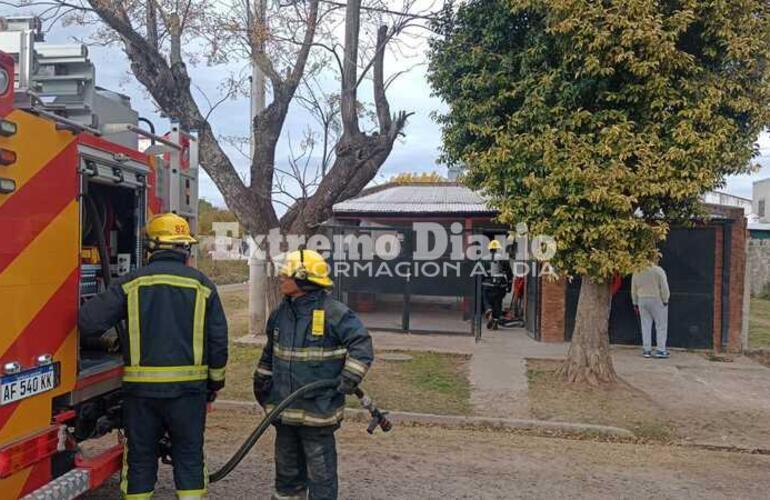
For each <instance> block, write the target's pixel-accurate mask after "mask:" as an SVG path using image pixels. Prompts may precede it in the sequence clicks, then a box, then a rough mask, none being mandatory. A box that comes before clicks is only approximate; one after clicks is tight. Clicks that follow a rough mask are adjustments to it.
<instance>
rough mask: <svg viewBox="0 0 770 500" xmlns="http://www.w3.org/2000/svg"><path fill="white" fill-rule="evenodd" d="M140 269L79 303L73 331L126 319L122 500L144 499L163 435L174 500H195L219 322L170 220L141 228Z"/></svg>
mask: <svg viewBox="0 0 770 500" xmlns="http://www.w3.org/2000/svg"><path fill="white" fill-rule="evenodd" d="M146 232H147V238H148V249H149V251H150V258H149V263H148V264H147V265H146V266H144V267H141V268H140V269H138V270H136V271H133V272H131V273H129V274H127V275H126V276H124V277H122V278H121V279H120V280H116V281H115V282H114V283H113V284H111V285H110V286H109V287H108V289H107V290H106V291H104V292H103V293H101V294H99V295H98V296H96V297H95V298H94V299H92V300H89V301H88V302H86V303H85V304H84V305H83V307H82V308H81V310H80V318H79V321H78V325H79V328H80V332H81V334H82V335H96V334H99V333H101V332H104V331H105V330H108V329H110V328H112V327H114V326H116V325H117V324H118V323H119V322H121V321H122V320H127V325H128V329H127V332H124V333H123V334H122V335H121V337H125V338H120V341H121V342H120V344H121V347H122V352H123V359H124V362H125V368H124V374H123V425H124V428H125V431H126V438H127V447H126V448H127V449H126V453H125V454H124V463H123V473H122V481H121V491H122V492H123V498H126V499H130V500H142V499H148V498H150V497H151V496H152V493H153V490H154V488H155V481H156V479H157V473H158V456H157V450H158V442H159V441H160V439H161V438H162V437H163V436H164V434H165V433H168V435H169V437H170V439H171V457H172V459H173V462H174V482H175V483H176V490H177V495H178V496H179V498H180V499H182V500H192V499H199V498H203V497H204V496H205V494H206V486H207V483H208V473H207V472H206V467H205V464H204V461H203V433H204V427H205V421H206V403H207V400H212V401H213V399H214V397H216V391H218V390H220V389H221V388H222V387H224V385H225V364H226V363H227V320H226V319H225V314H224V311H223V309H222V304H221V302H220V301H219V296H218V295H217V290H216V287H215V286H214V284H213V283H212V282H211V281H210V280H209V279H208V278H207V277H206V276H204V275H203V274H202V273H201V272H199V271H197V270H196V269H193V268H192V267H189V266H187V260H188V259H189V257H190V247H191V245H193V244H194V243H196V241H195V239H194V238H193V237H192V236H191V235H190V227H189V225H188V224H187V221H186V220H184V219H183V218H181V217H179V216H177V215H175V214H170V213H169V214H162V215H158V216H155V217H154V218H153V219H152V220H150V222H149V223H148V224H147V228H146Z"/></svg>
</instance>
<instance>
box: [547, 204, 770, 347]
mask: <svg viewBox="0 0 770 500" xmlns="http://www.w3.org/2000/svg"><path fill="white" fill-rule="evenodd" d="M720 209H722V210H723V211H724V213H720V214H719V215H721V216H723V217H726V218H729V219H732V220H733V222H732V224H731V226H730V227H731V231H732V240H731V243H732V244H731V247H732V248H731V255H730V258H731V261H730V284H729V286H730V313H729V314H730V317H729V322H730V327H729V334H728V345H727V350H728V351H731V352H737V351H740V350H741V347H742V338H741V330H742V326H743V294H744V281H745V268H746V244H747V236H748V234H747V230H746V220H745V218H744V216H743V211H742V210H741V209H727V208H726V207H720ZM724 227H725V226H721V225H718V224H715V233H716V234H715V238H714V239H715V242H714V244H715V246H716V248H715V252H714V260H715V262H714V316H713V317H714V326H713V345H714V349H715V350H722V261H723V259H722V253H723V252H722V250H723V231H724ZM768 249H769V250H770V246H768ZM541 283H542V285H541V286H542V290H541V308H540V314H541V316H540V336H541V340H542V341H543V342H563V341H564V336H565V332H564V329H565V318H564V315H565V307H566V280H564V279H561V280H558V281H550V280H548V279H545V278H544V279H543V280H542V281H541Z"/></svg>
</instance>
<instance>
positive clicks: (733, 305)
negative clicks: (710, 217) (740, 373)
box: [713, 210, 748, 352]
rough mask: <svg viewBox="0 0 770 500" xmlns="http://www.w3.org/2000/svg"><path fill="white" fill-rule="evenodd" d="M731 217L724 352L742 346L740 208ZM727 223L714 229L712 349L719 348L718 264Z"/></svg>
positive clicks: (742, 230) (743, 233)
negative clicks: (727, 308) (727, 312)
mask: <svg viewBox="0 0 770 500" xmlns="http://www.w3.org/2000/svg"><path fill="white" fill-rule="evenodd" d="M729 216H730V217H731V218H733V217H735V218H734V219H733V222H732V224H731V225H730V229H731V232H732V240H731V249H730V283H729V292H730V309H729V318H728V320H729V324H730V326H729V331H728V340H727V351H729V352H738V351H740V350H741V347H742V340H741V330H742V328H743V291H744V286H743V285H744V280H745V272H746V241H747V236H748V235H747V231H746V219H745V218H744V217H743V211H742V210H739V211H737V212H736V213H730V214H729ZM726 227H727V226H721V227H718V228H717V230H716V238H715V242H714V244H715V245H716V248H715V251H714V260H715V262H714V332H713V345H714V350H716V351H722V350H723V348H722V263H723V260H724V259H723V248H724V245H723V241H724V239H723V238H724V231H725V228H726Z"/></svg>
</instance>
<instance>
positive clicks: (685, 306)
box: [565, 227, 716, 349]
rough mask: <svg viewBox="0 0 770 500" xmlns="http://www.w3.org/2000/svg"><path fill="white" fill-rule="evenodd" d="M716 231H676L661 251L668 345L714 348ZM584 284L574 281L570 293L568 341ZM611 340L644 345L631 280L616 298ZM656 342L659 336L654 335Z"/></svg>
mask: <svg viewBox="0 0 770 500" xmlns="http://www.w3.org/2000/svg"><path fill="white" fill-rule="evenodd" d="M715 231H716V229H715V228H713V227H704V228H673V229H671V231H670V233H669V235H668V238H667V239H666V241H665V243H664V244H663V247H662V249H661V250H662V252H661V253H662V260H661V263H660V265H661V267H662V268H663V269H664V270H665V271H666V275H667V276H668V284H669V288H670V289H671V299H670V302H669V308H668V345H669V346H671V347H684V348H691V349H708V348H711V347H713V332H714V258H715V243H716V240H715V238H716V235H715ZM579 292H580V279H575V280H573V281H572V282H571V283H570V284H569V285H568V286H567V291H566V294H567V296H566V308H565V309H566V310H565V315H566V316H565V329H566V332H565V333H566V335H565V336H566V338H567V339H568V340H569V339H570V338H572V332H573V330H574V328H575V313H576V311H577V302H578V295H579ZM609 331H610V341H611V342H613V343H616V344H630V345H640V344H641V339H642V337H641V330H640V325H639V318H638V317H637V316H636V314H634V310H633V304H632V302H631V277H630V276H627V277H625V278H624V279H623V284H622V286H621V288H620V290H618V292H617V293H616V294H615V295H614V296H613V298H612V309H611V312H610V324H609ZM653 343H654V336H653Z"/></svg>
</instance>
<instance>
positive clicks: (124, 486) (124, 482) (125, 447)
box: [120, 439, 128, 497]
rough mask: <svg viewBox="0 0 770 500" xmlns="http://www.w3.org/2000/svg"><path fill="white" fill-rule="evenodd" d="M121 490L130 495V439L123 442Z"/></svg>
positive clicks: (124, 494)
mask: <svg viewBox="0 0 770 500" xmlns="http://www.w3.org/2000/svg"><path fill="white" fill-rule="evenodd" d="M120 492H121V493H123V496H124V497H125V496H126V495H128V439H126V440H125V441H124V442H123V468H122V469H121V470H120Z"/></svg>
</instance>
